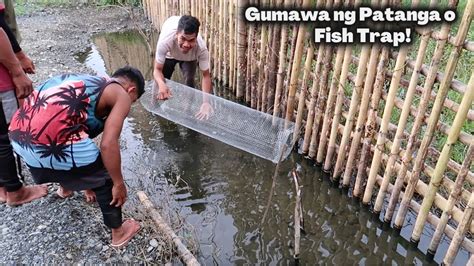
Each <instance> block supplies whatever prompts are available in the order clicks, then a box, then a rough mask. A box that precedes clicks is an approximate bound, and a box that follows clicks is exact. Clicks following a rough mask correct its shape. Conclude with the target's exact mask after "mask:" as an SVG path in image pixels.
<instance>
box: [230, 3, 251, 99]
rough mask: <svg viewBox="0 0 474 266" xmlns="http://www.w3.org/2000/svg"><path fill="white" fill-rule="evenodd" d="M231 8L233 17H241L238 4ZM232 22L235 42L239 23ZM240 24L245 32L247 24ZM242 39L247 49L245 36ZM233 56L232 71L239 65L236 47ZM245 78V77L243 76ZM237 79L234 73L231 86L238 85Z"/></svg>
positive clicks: (238, 36) (237, 36)
mask: <svg viewBox="0 0 474 266" xmlns="http://www.w3.org/2000/svg"><path fill="white" fill-rule="evenodd" d="M245 1H246V3H248V1H249V0H245ZM233 10H234V11H233V12H234V14H235V17H241V16H239V14H240V13H239V12H240V9H239V7H238V4H235V5H233ZM242 23H243V22H242ZM233 24H234V30H233V31H234V36H233V38H234V40H235V43H237V39H238V38H240V34H239V24H238V23H233ZM242 26H245V32H247V25H246V24H244V25H242ZM242 33H243V32H242ZM243 41H244V45H245V48H246V49H248V48H247V46H246V45H247V44H246V43H245V38H244V40H243ZM242 49H243V48H242ZM234 58H235V60H234V65H233V66H232V67H233V68H234V71H235V72H236V71H237V69H238V66H239V65H238V63H239V62H238V58H239V57H238V54H237V49H234ZM245 80H247V78H245ZM237 81H238V80H237V75H234V79H233V80H232V81H231V83H232V86H234V87H237V85H238V83H237ZM242 84H243V82H242ZM242 98H243V94H242V97H239V98H238V99H242Z"/></svg>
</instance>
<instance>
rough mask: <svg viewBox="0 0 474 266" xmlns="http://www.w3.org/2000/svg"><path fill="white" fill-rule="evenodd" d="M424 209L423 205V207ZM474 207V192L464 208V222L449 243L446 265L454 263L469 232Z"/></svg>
mask: <svg viewBox="0 0 474 266" xmlns="http://www.w3.org/2000/svg"><path fill="white" fill-rule="evenodd" d="M421 208H422V209H423V206H422V207H421ZM473 208H474V194H471V199H470V200H469V203H468V205H467V207H466V209H465V210H464V216H463V218H462V222H461V223H460V224H459V226H458V229H457V230H456V234H455V235H454V237H453V240H452V241H451V244H450V245H449V248H448V251H447V252H446V256H444V260H443V262H444V264H445V265H452V264H453V262H454V259H455V258H456V254H457V253H458V251H459V247H460V246H461V243H462V241H463V239H464V235H465V234H466V232H467V229H468V228H469V226H470V225H471V221H472V209H473Z"/></svg>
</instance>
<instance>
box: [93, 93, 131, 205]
mask: <svg viewBox="0 0 474 266" xmlns="http://www.w3.org/2000/svg"><path fill="white" fill-rule="evenodd" d="M101 101H105V105H106V106H108V107H111V111H110V114H109V115H108V117H107V120H106V122H105V127H104V134H103V135H102V141H101V143H100V151H101V155H102V161H103V162H104V165H105V168H106V169H107V171H108V172H109V174H110V177H111V178H112V181H113V183H114V186H113V188H112V202H110V205H114V206H116V207H120V206H122V205H123V204H124V203H125V201H126V200H127V189H126V187H125V183H124V182H123V175H122V166H121V156H120V145H119V138H120V133H121V132H122V126H123V121H124V120H125V117H126V116H127V115H128V112H129V111H130V106H131V104H132V102H131V100H130V97H129V96H128V95H127V93H125V91H124V90H123V89H122V88H121V86H120V85H118V84H110V85H109V86H107V87H106V88H105V89H104V92H103V94H102V97H101Z"/></svg>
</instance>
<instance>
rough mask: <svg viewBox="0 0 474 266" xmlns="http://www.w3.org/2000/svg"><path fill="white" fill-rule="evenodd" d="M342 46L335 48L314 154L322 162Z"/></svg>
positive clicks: (339, 71)
mask: <svg viewBox="0 0 474 266" xmlns="http://www.w3.org/2000/svg"><path fill="white" fill-rule="evenodd" d="M344 51H345V47H344V46H339V47H338V48H337V53H336V60H335V67H334V71H333V74H332V80H331V86H330V88H329V93H328V99H327V104H326V110H325V111H324V118H323V121H324V123H323V127H322V129H321V137H320V138H319V145H318V154H317V156H316V162H318V163H322V162H323V159H324V155H325V154H326V153H325V151H326V144H327V140H328V138H327V137H326V135H327V132H328V129H329V125H330V122H331V116H332V115H333V113H334V105H335V101H336V95H337V94H336V93H337V85H338V81H339V80H338V79H337V78H336V77H338V76H339V75H340V74H341V69H342V59H344Z"/></svg>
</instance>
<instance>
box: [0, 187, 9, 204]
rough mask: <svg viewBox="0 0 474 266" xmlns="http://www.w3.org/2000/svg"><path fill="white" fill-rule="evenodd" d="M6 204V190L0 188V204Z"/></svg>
mask: <svg viewBox="0 0 474 266" xmlns="http://www.w3.org/2000/svg"><path fill="white" fill-rule="evenodd" d="M5 202H7V190H6V189H5V188H4V187H0V203H5Z"/></svg>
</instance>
